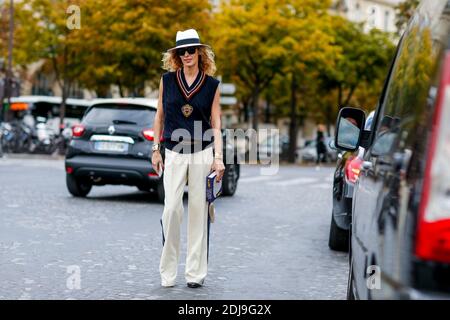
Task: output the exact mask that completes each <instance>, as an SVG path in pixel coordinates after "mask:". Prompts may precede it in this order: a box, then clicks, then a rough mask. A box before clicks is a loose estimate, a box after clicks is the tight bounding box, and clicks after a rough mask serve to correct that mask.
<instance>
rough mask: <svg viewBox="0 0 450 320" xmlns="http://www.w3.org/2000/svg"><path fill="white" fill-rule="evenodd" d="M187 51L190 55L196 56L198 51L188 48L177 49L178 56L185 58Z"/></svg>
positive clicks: (195, 48) (194, 48)
mask: <svg viewBox="0 0 450 320" xmlns="http://www.w3.org/2000/svg"><path fill="white" fill-rule="evenodd" d="M186 51H187V52H188V53H189V54H194V53H195V51H197V47H186V48H179V49H177V55H178V56H180V57H181V56H184V54H185V53H186Z"/></svg>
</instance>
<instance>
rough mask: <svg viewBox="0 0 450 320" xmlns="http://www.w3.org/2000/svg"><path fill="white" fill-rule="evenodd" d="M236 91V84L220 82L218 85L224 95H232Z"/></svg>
mask: <svg viewBox="0 0 450 320" xmlns="http://www.w3.org/2000/svg"><path fill="white" fill-rule="evenodd" d="M235 92H236V86H235V85H234V84H232V83H222V84H221V85H220V93H221V94H225V95H228V94H229V95H232V94H234V93H235Z"/></svg>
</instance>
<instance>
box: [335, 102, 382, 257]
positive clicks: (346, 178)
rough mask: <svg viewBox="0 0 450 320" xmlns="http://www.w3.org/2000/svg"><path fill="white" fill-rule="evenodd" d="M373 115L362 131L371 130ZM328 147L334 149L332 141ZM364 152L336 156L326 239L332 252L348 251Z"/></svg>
mask: <svg viewBox="0 0 450 320" xmlns="http://www.w3.org/2000/svg"><path fill="white" fill-rule="evenodd" d="M374 114H375V112H374V111H372V112H371V113H370V115H369V116H368V117H367V120H366V123H365V127H364V130H367V131H370V130H371V128H372V121H373V116H374ZM330 147H331V148H334V149H335V148H336V147H335V145H334V141H331V142H330ZM364 151H365V150H364V148H363V147H359V148H358V150H357V151H355V152H351V151H344V152H340V153H339V154H338V160H337V163H336V170H335V171H334V178H333V194H332V197H333V207H332V213H331V223H330V234H329V237H328V247H329V248H330V249H332V250H337V251H345V252H346V251H348V249H349V242H350V240H349V236H350V224H351V218H352V199H353V190H354V187H355V183H356V181H357V180H358V177H359V173H360V170H361V164H362V162H363V156H364Z"/></svg>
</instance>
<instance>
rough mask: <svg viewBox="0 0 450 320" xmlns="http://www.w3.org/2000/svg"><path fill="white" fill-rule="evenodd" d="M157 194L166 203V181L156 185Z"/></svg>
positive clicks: (159, 199) (160, 200)
mask: <svg viewBox="0 0 450 320" xmlns="http://www.w3.org/2000/svg"><path fill="white" fill-rule="evenodd" d="M156 196H157V197H158V201H159V202H161V203H164V198H165V192H164V183H163V182H162V181H161V182H159V183H158V185H157V186H156Z"/></svg>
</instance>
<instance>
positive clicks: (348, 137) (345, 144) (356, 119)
mask: <svg viewBox="0 0 450 320" xmlns="http://www.w3.org/2000/svg"><path fill="white" fill-rule="evenodd" d="M365 122H366V114H365V113H364V111H362V110H361V109H356V108H349V107H345V108H342V109H341V110H340V111H339V114H338V118H337V124H336V136H335V140H334V144H335V146H336V148H338V149H340V150H344V151H356V150H357V149H358V147H359V145H360V142H361V137H362V133H363V131H364V123H365Z"/></svg>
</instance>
